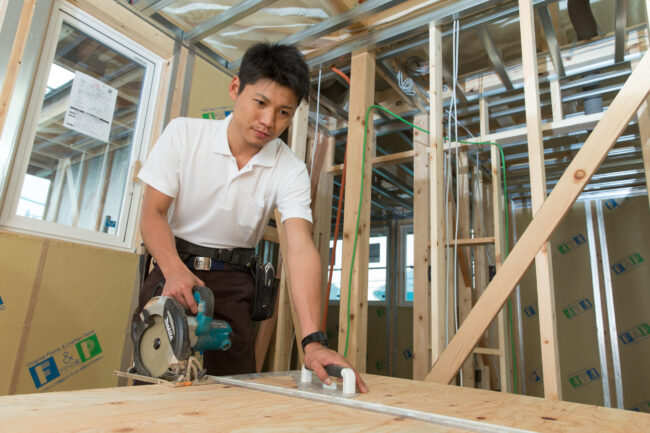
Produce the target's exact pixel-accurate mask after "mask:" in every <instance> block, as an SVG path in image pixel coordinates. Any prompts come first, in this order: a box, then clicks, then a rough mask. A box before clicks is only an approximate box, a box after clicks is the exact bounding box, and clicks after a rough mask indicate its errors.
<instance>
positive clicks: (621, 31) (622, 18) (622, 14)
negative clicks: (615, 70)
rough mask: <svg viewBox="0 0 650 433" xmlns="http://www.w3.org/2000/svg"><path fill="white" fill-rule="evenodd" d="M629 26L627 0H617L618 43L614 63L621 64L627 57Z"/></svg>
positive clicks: (615, 48)
mask: <svg viewBox="0 0 650 433" xmlns="http://www.w3.org/2000/svg"><path fill="white" fill-rule="evenodd" d="M626 26H627V0H616V42H615V45H614V62H616V63H620V62H622V61H623V60H624V57H625V27H626Z"/></svg>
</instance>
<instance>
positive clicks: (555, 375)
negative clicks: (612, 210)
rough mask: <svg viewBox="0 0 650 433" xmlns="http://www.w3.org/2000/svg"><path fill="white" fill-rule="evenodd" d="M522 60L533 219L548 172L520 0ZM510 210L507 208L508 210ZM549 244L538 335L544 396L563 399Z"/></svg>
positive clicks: (529, 21)
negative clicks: (540, 343)
mask: <svg viewBox="0 0 650 433" xmlns="http://www.w3.org/2000/svg"><path fill="white" fill-rule="evenodd" d="M519 23H520V24H519V25H520V29H521V47H522V61H523V67H524V94H525V104H526V129H527V130H528V166H529V170H530V188H531V195H532V210H533V216H535V214H536V213H537V212H538V211H539V209H540V207H542V204H543V203H544V200H546V172H545V169H544V142H543V140H542V113H541V107H540V102H539V83H538V79H537V50H536V48H535V26H534V14H533V4H532V1H531V0H519ZM506 209H507V207H506ZM550 247H551V245H550V242H548V241H547V242H546V244H545V245H544V246H542V248H541V250H540V251H539V252H538V253H537V256H536V257H535V277H536V279H537V302H538V304H539V332H540V338H541V342H542V369H543V370H544V397H546V398H548V399H552V400H561V399H562V383H561V376H560V354H559V347H558V339H557V327H556V320H555V290H554V288H553V262H552V260H551V254H550V251H551V249H550Z"/></svg>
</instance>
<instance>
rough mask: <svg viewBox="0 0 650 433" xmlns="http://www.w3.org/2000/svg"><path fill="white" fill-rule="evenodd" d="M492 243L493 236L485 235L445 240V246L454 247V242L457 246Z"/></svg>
mask: <svg viewBox="0 0 650 433" xmlns="http://www.w3.org/2000/svg"><path fill="white" fill-rule="evenodd" d="M493 243H494V236H486V237H483V238H464V239H456V240H453V241H449V242H446V243H445V244H446V245H447V248H449V247H451V248H453V247H454V244H457V245H458V246H459V247H464V246H477V245H490V244H493Z"/></svg>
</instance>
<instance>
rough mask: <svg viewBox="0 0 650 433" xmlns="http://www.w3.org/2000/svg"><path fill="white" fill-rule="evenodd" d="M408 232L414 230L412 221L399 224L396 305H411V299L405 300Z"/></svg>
mask: <svg viewBox="0 0 650 433" xmlns="http://www.w3.org/2000/svg"><path fill="white" fill-rule="evenodd" d="M408 232H414V226H413V223H412V222H408V223H403V224H400V226H399V241H398V256H397V278H398V283H397V286H398V289H397V290H398V291H399V298H398V299H399V301H398V302H397V305H398V306H400V307H413V301H407V300H406V235H407V233H408ZM414 235H415V233H414Z"/></svg>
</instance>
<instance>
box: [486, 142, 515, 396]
mask: <svg viewBox="0 0 650 433" xmlns="http://www.w3.org/2000/svg"><path fill="white" fill-rule="evenodd" d="M490 155H491V160H492V173H491V174H492V222H493V224H494V262H495V266H496V271H497V274H498V273H499V270H500V269H501V264H502V263H503V259H504V256H505V248H504V245H505V242H504V240H505V228H504V225H505V224H504V220H503V215H504V208H505V206H504V200H503V192H502V188H501V155H500V152H499V149H498V148H497V146H494V145H492V146H490ZM506 314H507V310H506V307H504V308H502V309H501V311H499V315H498V318H497V337H498V340H499V379H500V388H501V391H502V392H509V391H510V374H509V371H508V361H509V357H508V344H507V343H508V338H507V335H506V332H507V329H508V322H507V320H506V317H507V316H506ZM492 378H493V379H495V377H494V376H493V377H492Z"/></svg>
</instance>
